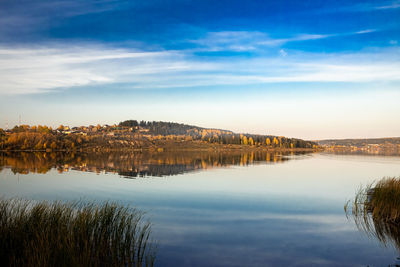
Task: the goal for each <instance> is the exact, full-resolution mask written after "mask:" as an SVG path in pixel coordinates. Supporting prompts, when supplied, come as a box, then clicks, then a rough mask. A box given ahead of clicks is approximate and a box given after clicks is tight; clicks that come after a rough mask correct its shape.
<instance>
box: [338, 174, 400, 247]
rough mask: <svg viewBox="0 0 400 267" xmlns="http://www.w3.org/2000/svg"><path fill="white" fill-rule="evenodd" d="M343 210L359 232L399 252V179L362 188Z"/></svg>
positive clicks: (385, 179)
mask: <svg viewBox="0 0 400 267" xmlns="http://www.w3.org/2000/svg"><path fill="white" fill-rule="evenodd" d="M344 209H345V212H346V215H347V216H348V217H349V216H351V217H352V218H353V219H354V221H355V223H356V225H357V227H358V228H359V229H360V230H363V231H365V232H367V233H368V234H370V235H372V236H374V237H376V238H378V239H379V240H380V241H381V242H382V243H383V244H385V245H387V244H388V243H392V244H394V245H395V246H396V247H397V248H398V249H399V250H400V177H398V178H394V177H392V178H383V179H381V180H379V181H377V182H374V183H372V184H369V185H367V186H365V187H361V188H360V189H359V191H358V192H357V193H356V195H355V198H354V200H352V201H348V202H347V203H346V204H345V207H344Z"/></svg>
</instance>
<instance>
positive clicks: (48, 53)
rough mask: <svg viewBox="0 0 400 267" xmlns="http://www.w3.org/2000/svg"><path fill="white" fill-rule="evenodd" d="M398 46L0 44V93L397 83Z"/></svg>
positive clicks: (399, 77)
mask: <svg viewBox="0 0 400 267" xmlns="http://www.w3.org/2000/svg"><path fill="white" fill-rule="evenodd" d="M399 52H400V51H399V49H398V48H392V49H391V50H385V49H384V50H380V51H374V52H373V53H366V52H363V53H354V54H335V55H324V54H318V53H299V52H295V51H290V52H287V51H285V50H284V55H282V56H278V55H277V56H276V57H256V58H254V57H253V58H234V59H233V58H229V59H228V58H224V57H219V58H215V59H213V60H212V61H207V62H204V60H202V59H201V58H199V57H197V56H196V55H195V54H193V53H191V52H187V51H159V52H146V51H141V50H135V49H126V48H124V49H122V48H113V47H105V46H100V45H93V44H79V45H78V44H76V45H75V46H70V47H66V46H61V45H56V46H54V45H53V46H49V47H36V48H32V47H30V48H10V47H0V80H1V81H2V83H1V84H0V94H3V95H4V94H7V95H13V94H31V93H45V92H49V91H52V90H67V89H68V88H72V87H77V86H79V87H82V86H83V87H84V86H95V85H114V84H121V83H123V84H125V88H128V89H129V88H130V89H132V90H134V89H138V88H140V89H148V90H151V89H156V88H165V89H169V88H177V87H181V88H185V87H188V88H190V87H197V86H218V85H235V86H238V85H239V86H240V85H243V86H245V85H249V84H267V83H294V82H302V83H304V82H321V83H332V82H348V83H354V82H357V83H368V82H399V81H400V63H399V62H400V60H399V59H400V58H399V57H398V56H397V57H396V56H393V55H399V54H400V53H399ZM282 53H283V52H282ZM282 53H281V54H282ZM111 88H112V86H110V90H112V89H111Z"/></svg>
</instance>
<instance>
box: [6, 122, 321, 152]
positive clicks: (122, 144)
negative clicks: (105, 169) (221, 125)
mask: <svg viewBox="0 0 400 267" xmlns="http://www.w3.org/2000/svg"><path fill="white" fill-rule="evenodd" d="M205 144H212V145H214V144H215V145H216V144H218V145H234V146H235V147H238V146H240V147H242V146H243V147H266V148H274V149H275V148H284V149H291V148H293V149H294V148H309V149H310V148H316V147H317V143H315V142H311V141H305V140H301V139H296V138H287V137H283V136H272V135H256V134H238V133H233V132H232V131H228V130H221V129H210V128H202V127H197V126H192V125H187V124H180V123H173V122H162V121H137V120H127V121H123V122H120V123H119V124H114V125H96V126H93V125H90V126H80V127H72V128H70V127H68V126H63V125H60V126H59V127H58V128H56V129H53V128H51V127H48V126H41V125H39V126H29V125H19V126H15V127H14V128H12V129H10V130H3V129H0V150H46V151H49V150H50V151H73V150H77V149H80V150H82V149H94V150H102V149H122V148H123V149H147V148H154V149H157V148H163V147H166V146H167V147H169V148H174V147H176V148H179V147H184V148H186V149H190V148H191V147H193V148H194V147H195V146H194V145H197V147H199V145H201V148H204V145H205Z"/></svg>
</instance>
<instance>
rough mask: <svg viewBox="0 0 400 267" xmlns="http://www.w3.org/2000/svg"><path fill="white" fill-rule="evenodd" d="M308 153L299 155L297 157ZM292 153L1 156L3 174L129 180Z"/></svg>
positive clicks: (263, 160)
mask: <svg viewBox="0 0 400 267" xmlns="http://www.w3.org/2000/svg"><path fill="white" fill-rule="evenodd" d="M299 154H305V153H299V152H296V155H299ZM294 155H295V154H294V153H293V152H289V153H282V152H276V153H269V152H265V151H250V152H249V151H233V152H220V151H212V152H204V151H180V152H178V151H174V152H153V153H149V152H143V153H126V152H107V153H101V152H98V153H79V154H76V153H40V152H18V153H0V171H1V170H2V169H3V168H10V169H11V171H12V172H13V173H14V174H28V173H31V172H33V173H43V174H44V173H47V172H48V171H50V170H51V169H57V171H58V172H59V173H63V172H68V171H70V170H77V171H84V172H96V173H100V172H111V173H116V174H119V175H121V176H124V177H126V178H135V177H147V176H158V177H161V176H170V175H178V174H183V173H186V172H192V171H197V170H204V169H209V168H218V167H228V166H232V165H238V166H247V165H253V164H262V163H264V164H274V163H282V162H285V161H288V160H290V159H291V157H290V156H294Z"/></svg>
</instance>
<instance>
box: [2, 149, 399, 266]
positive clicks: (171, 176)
mask: <svg viewBox="0 0 400 267" xmlns="http://www.w3.org/2000/svg"><path fill="white" fill-rule="evenodd" d="M384 176H400V157H395V156H391V157H389V156H377V155H335V154H329V153H323V152H321V153H296V154H295V153H266V152H260V151H259V152H253V153H252V152H240V151H239V152H238V151H236V152H230V153H228V152H189V151H187V152H160V153H152V154H150V153H131V154H127V153H93V154H61V153H52V154H51V153H8V154H5V153H3V154H0V196H3V197H19V198H25V199H34V200H77V199H78V200H79V199H80V200H82V201H105V200H110V201H116V202H119V203H123V204H130V205H132V206H135V207H137V208H139V209H141V210H144V211H146V216H147V218H148V219H149V220H150V221H151V222H152V225H153V227H152V229H153V232H152V238H153V239H154V240H156V241H157V243H158V250H157V259H156V266H367V265H369V266H388V265H390V264H396V263H397V264H398V263H399V261H398V260H397V257H398V256H399V252H398V251H396V249H395V248H394V247H393V246H390V245H388V246H384V245H383V244H382V243H380V242H379V241H378V240H376V239H374V238H371V237H369V236H368V235H367V234H366V233H364V232H361V231H359V230H358V229H357V227H356V226H355V224H354V223H353V222H352V220H349V219H347V218H346V215H345V213H344V210H343V206H344V204H345V203H346V201H347V200H349V199H351V198H353V197H354V195H355V192H356V191H357V189H358V188H359V187H360V186H361V185H366V184H368V183H371V182H372V181H374V180H378V179H380V178H382V177H384Z"/></svg>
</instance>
